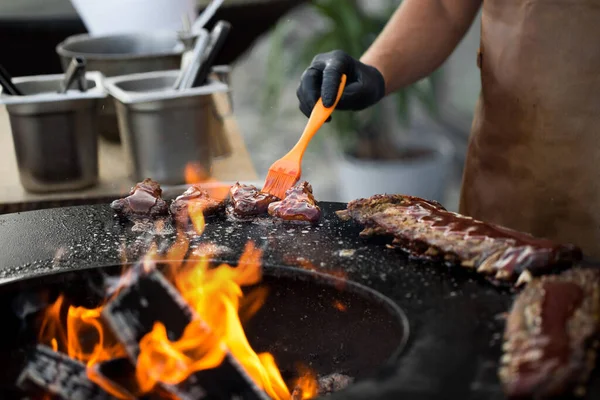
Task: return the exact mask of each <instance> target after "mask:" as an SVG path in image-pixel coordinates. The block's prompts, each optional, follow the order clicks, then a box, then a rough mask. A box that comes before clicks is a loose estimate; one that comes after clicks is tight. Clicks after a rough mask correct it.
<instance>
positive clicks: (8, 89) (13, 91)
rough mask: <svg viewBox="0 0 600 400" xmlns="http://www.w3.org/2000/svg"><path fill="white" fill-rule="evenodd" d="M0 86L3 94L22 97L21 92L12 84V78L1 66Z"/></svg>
mask: <svg viewBox="0 0 600 400" xmlns="http://www.w3.org/2000/svg"><path fill="white" fill-rule="evenodd" d="M0 85H1V86H2V92H4V93H5V94H9V95H12V96H22V95H23V92H21V91H20V90H19V89H18V88H17V87H16V86H15V84H14V83H12V77H11V76H10V74H9V73H8V72H7V71H6V70H5V69H4V67H3V66H2V65H0Z"/></svg>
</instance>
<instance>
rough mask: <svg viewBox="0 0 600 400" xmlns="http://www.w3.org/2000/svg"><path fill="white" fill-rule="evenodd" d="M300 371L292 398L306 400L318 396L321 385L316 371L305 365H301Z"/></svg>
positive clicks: (293, 399)
mask: <svg viewBox="0 0 600 400" xmlns="http://www.w3.org/2000/svg"><path fill="white" fill-rule="evenodd" d="M298 372H299V373H300V377H299V378H298V380H297V381H296V384H295V386H294V391H293V393H292V400H306V399H312V398H314V397H315V396H317V394H319V386H318V383H317V377H316V375H315V373H314V372H313V371H312V370H310V369H308V368H307V367H305V366H300V367H299V368H298Z"/></svg>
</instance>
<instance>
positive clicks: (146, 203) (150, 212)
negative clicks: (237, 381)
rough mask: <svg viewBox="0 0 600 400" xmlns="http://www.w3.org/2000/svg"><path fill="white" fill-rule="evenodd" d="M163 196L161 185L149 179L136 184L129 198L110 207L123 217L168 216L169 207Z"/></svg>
mask: <svg viewBox="0 0 600 400" xmlns="http://www.w3.org/2000/svg"><path fill="white" fill-rule="evenodd" d="M161 195H162V189H161V188H160V185H159V184H158V183H156V182H154V181H153V180H151V179H148V178H147V179H144V181H142V182H140V183H138V184H136V185H135V186H134V187H133V188H132V189H131V191H130V192H129V196H127V197H125V198H122V199H118V200H115V201H113V202H112V203H111V205H110V206H111V207H112V209H113V210H115V212H117V214H119V215H120V216H123V217H143V216H148V217H150V216H158V215H166V214H167V213H168V207H167V203H166V202H165V201H164V200H163V199H162V198H161Z"/></svg>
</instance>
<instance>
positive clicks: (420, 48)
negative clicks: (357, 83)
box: [360, 0, 482, 94]
mask: <svg viewBox="0 0 600 400" xmlns="http://www.w3.org/2000/svg"><path fill="white" fill-rule="evenodd" d="M481 2H482V0H404V2H403V3H402V5H401V6H400V7H399V8H398V10H396V12H395V13H394V15H393V16H392V18H391V19H390V21H389V22H388V24H387V25H386V27H385V28H384V30H383V31H382V32H381V34H380V35H379V36H378V37H377V39H376V40H375V42H374V43H373V44H372V45H371V47H370V48H369V49H368V50H367V51H366V53H365V54H364V55H363V56H362V57H361V59H360V61H362V62H363V63H364V64H367V65H371V66H373V67H375V68H376V69H377V70H379V72H381V74H382V75H383V78H384V80H385V91H386V94H389V93H392V92H394V91H396V90H398V89H401V88H402V87H404V86H407V85H410V84H412V83H414V82H417V81H418V80H420V79H422V78H424V77H426V76H428V75H429V74H431V73H432V72H433V71H435V70H436V69H437V68H438V67H439V66H440V65H441V64H442V63H443V62H444V61H445V60H446V58H448V56H449V55H450V54H451V53H452V51H453V50H454V49H455V48H456V46H457V45H458V43H459V42H460V40H461V39H462V38H463V36H464V35H465V33H466V32H467V30H468V29H469V27H470V26H471V24H472V22H473V19H474V18H475V15H476V14H477V11H478V10H479V8H480V7H481Z"/></svg>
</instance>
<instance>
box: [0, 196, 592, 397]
mask: <svg viewBox="0 0 600 400" xmlns="http://www.w3.org/2000/svg"><path fill="white" fill-rule="evenodd" d="M344 206H345V205H344V204H340V203H327V202H323V203H321V207H322V210H323V218H322V220H321V223H320V224H318V225H316V226H305V225H291V224H285V223H277V222H273V221H272V220H268V219H265V220H261V219H258V220H255V221H253V222H243V223H240V222H232V221H229V220H227V219H226V218H225V217H221V216H219V217H215V218H214V219H207V225H206V228H205V231H204V233H203V235H202V236H199V237H197V238H194V239H193V241H192V247H196V248H201V243H204V242H212V243H215V244H217V245H218V246H219V249H220V252H219V253H218V254H217V255H216V256H215V261H216V262H228V263H231V264H235V262H236V261H237V260H238V258H239V257H240V255H241V254H242V252H243V250H244V246H245V244H246V243H247V242H248V241H249V240H252V241H253V242H254V243H256V245H257V246H258V247H261V248H262V249H263V250H264V255H263V265H264V268H265V273H266V276H265V279H264V282H263V284H265V285H268V286H270V287H271V288H273V290H272V292H271V294H270V295H269V297H268V300H267V304H266V305H265V306H264V307H263V308H262V309H261V311H260V312H259V313H258V314H257V315H256V316H255V318H254V319H252V320H251V321H252V322H250V323H249V324H248V325H247V326H246V329H247V335H248V337H249V339H250V341H251V342H252V344H253V345H254V346H256V347H257V348H259V349H260V350H267V351H271V352H272V353H273V354H274V355H275V356H276V358H279V359H280V360H281V369H282V372H283V373H284V374H285V371H286V369H288V368H289V364H290V363H292V362H294V361H295V360H297V359H298V358H299V357H300V358H303V360H302V361H305V362H306V361H310V360H312V362H313V363H314V365H315V366H316V368H317V370H318V371H319V372H320V373H332V372H346V373H349V374H355V376H356V378H357V382H356V383H354V384H353V385H351V386H350V387H349V388H347V389H345V390H343V391H340V392H338V393H335V394H333V395H332V396H331V398H332V399H334V400H335V399H373V400H378V399H399V398H402V399H437V398H439V399H448V398H463V399H502V398H504V395H503V394H502V390H501V387H500V384H499V380H498V378H497V367H498V360H499V358H500V355H501V339H502V337H501V335H502V332H503V327H504V322H503V315H504V313H505V312H506V311H507V310H508V309H509V308H510V306H511V303H512V298H513V296H514V293H513V291H512V289H511V288H508V287H495V286H493V285H491V284H490V283H489V282H488V281H486V280H484V279H483V278H481V277H479V276H477V275H475V274H472V273H469V272H468V271H464V270H462V269H455V270H449V269H448V268H446V267H443V266H440V265H435V264H432V263H427V262H422V261H414V260H411V259H409V258H407V257H406V256H405V255H403V254H402V253H399V252H397V251H395V250H392V249H388V248H386V247H385V245H384V243H383V242H379V241H377V240H374V239H369V240H368V241H367V240H364V239H361V238H359V236H358V233H359V232H360V230H361V228H360V227H358V226H356V225H354V224H353V223H348V222H342V221H340V220H339V219H338V218H337V216H336V215H335V211H337V210H341V209H343V208H344ZM175 238H176V230H175V229H174V227H172V226H171V225H170V223H169V222H166V223H165V224H161V225H160V226H159V227H158V228H157V226H156V225H152V226H143V225H140V224H137V225H136V224H132V223H125V222H121V221H118V220H117V219H115V218H114V215H113V211H112V210H111V209H110V207H109V206H108V205H107V204H99V205H91V206H76V207H66V208H55V209H48V210H39V211H31V212H24V213H20V214H7V215H3V216H1V217H0V243H2V244H3V250H2V252H1V254H0V265H1V266H2V269H1V270H0V279H1V281H0V282H1V283H2V286H0V294H1V295H2V296H3V300H2V301H1V302H0V304H1V306H2V314H3V318H5V320H6V321H10V319H9V317H8V316H9V315H11V313H14V309H15V308H14V304H15V300H16V299H17V300H18V297H17V294H18V293H38V294H39V293H40V292H41V289H40V288H44V290H53V288H54V290H61V291H71V292H72V293H74V296H75V295H76V293H77V291H78V290H79V291H80V292H81V293H80V295H85V296H89V293H90V290H89V288H86V286H85V285H82V284H81V283H82V282H90V281H93V280H94V279H93V276H94V275H95V274H99V273H100V272H101V271H102V273H109V272H110V271H114V270H115V268H116V266H119V265H120V264H121V260H122V257H123V256H124V255H123V253H122V251H121V249H123V248H126V249H127V254H126V256H127V258H128V259H129V260H134V259H136V258H138V257H141V256H142V255H144V254H145V253H146V252H147V251H148V249H149V246H150V243H152V242H155V243H157V244H158V247H159V248H160V247H162V248H166V247H168V246H170V245H171V244H172V243H173V242H174V241H175ZM340 271H341V272H343V273H344V274H345V276H346V279H347V286H346V288H345V289H343V290H341V291H340V289H339V288H338V287H337V286H336V282H338V281H339V278H335V277H334V275H338V273H339V272H340ZM354 283H356V284H354ZM85 296H84V297H85ZM331 296H342V297H343V300H344V301H346V302H351V304H353V306H352V307H350V308H349V309H352V310H353V311H352V312H349V313H339V312H336V311H335V310H334V309H332V308H329V309H327V310H325V309H320V306H319V304H325V303H327V304H329V303H330V300H331V299H332V297H331ZM386 299H389V301H388V300H386ZM295 313H296V314H297V315H306V319H304V320H303V321H311V322H310V323H308V326H303V325H302V324H300V323H299V322H298V319H295V318H296V317H295V316H294V314H295ZM403 314H405V315H406V320H405V319H404V317H403ZM365 315H369V317H368V318H366V317H365ZM276 316H279V317H277V318H276ZM298 318H300V317H298ZM12 321H13V323H16V322H17V320H15V318H14V317H13V319H12ZM405 322H407V323H405ZM325 324H327V325H325ZM8 325H9V324H8V323H7V325H6V326H8ZM407 325H408V327H410V335H407V334H408V329H407ZM5 329H6V331H7V332H8V331H9V328H5ZM10 331H13V329H10ZM14 331H15V334H13V335H11V337H10V339H9V340H4V341H3V342H2V345H3V350H2V355H3V357H4V359H8V360H11V361H10V362H11V363H15V364H18V362H19V360H22V357H23V354H24V349H23V346H22V345H23V341H24V340H26V339H27V335H25V334H23V333H17V332H19V331H17V330H14ZM307 336H309V337H310V340H306V339H305V338H306V337H307ZM407 337H408V342H407V343H406V345H405V346H404V341H405V340H406V338H407ZM302 338H304V339H302ZM283 339H286V341H284V340H283ZM288 339H289V340H288ZM288 343H295V344H296V345H295V346H292V345H288ZM342 344H343V346H342ZM348 346H349V347H348ZM342 347H343V348H345V349H346V350H345V351H344V350H341V348H342ZM349 349H350V350H349ZM401 349H403V350H402V352H401V354H400V353H399V352H400V350H401ZM5 365H9V364H5ZM9 388H10V382H8V383H7V382H4V386H3V390H6V391H8V389H9ZM7 393H8V392H7ZM598 396H600V378H598V376H593V377H592V380H591V383H590V385H589V388H588V393H587V397H586V398H589V399H592V398H597V397H598ZM3 398H9V397H3Z"/></svg>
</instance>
